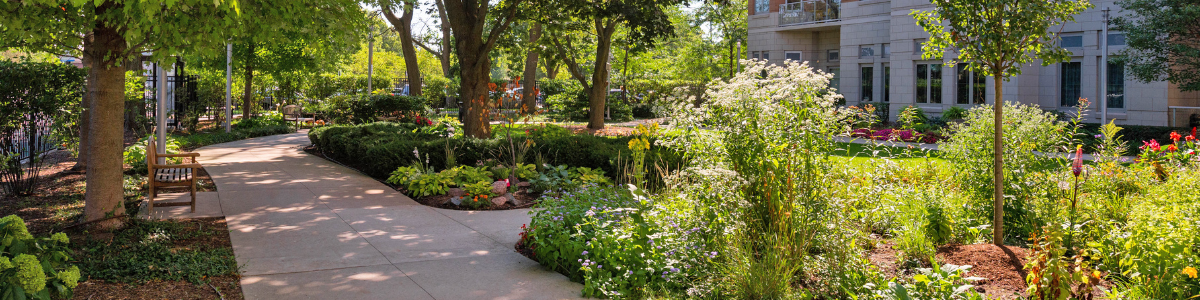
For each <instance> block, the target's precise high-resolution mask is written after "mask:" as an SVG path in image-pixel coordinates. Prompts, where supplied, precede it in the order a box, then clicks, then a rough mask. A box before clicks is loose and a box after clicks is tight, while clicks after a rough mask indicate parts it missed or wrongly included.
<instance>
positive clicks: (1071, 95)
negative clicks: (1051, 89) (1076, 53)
mask: <svg viewBox="0 0 1200 300" xmlns="http://www.w3.org/2000/svg"><path fill="white" fill-rule="evenodd" d="M1080 69H1081V64H1080V63H1079V62H1068V63H1062V75H1060V76H1061V77H1062V85H1061V86H1060V87H1059V89H1061V90H1060V91H1059V94H1060V95H1061V96H1062V99H1060V100H1059V105H1061V106H1064V107H1067V106H1075V105H1079V91H1080V88H1079V81H1080V79H1081V75H1080Z"/></svg>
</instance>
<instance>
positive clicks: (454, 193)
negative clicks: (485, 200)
mask: <svg viewBox="0 0 1200 300" xmlns="http://www.w3.org/2000/svg"><path fill="white" fill-rule="evenodd" d="M446 194H447V195H450V197H451V198H453V197H462V196H463V194H466V192H464V191H463V189H460V188H450V190H448V191H446Z"/></svg>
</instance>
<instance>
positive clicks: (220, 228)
mask: <svg viewBox="0 0 1200 300" xmlns="http://www.w3.org/2000/svg"><path fill="white" fill-rule="evenodd" d="M171 222H178V223H181V224H183V225H184V226H185V227H186V228H187V229H188V230H203V231H209V232H213V233H215V234H206V235H199V236H198V237H194V238H190V239H180V240H172V243H173V245H172V248H173V249H191V248H203V249H213V248H232V247H233V244H231V243H230V241H229V228H228V226H227V224H226V222H225V218H224V217H217V218H200V219H189V220H176V221H171ZM71 235H72V237H71V240H72V241H83V239H86V238H88V237H89V236H84V235H82V234H81V233H77V232H76V233H72V234H71ZM90 237H92V238H96V236H90ZM99 238H111V235H106V236H99ZM240 279H241V278H240V276H238V275H222V276H217V277H209V278H206V279H205V280H206V281H207V282H206V283H202V284H193V283H190V282H187V281H162V280H154V281H148V282H142V283H121V282H107V281H102V280H87V281H83V282H80V283H79V286H78V287H76V288H75V297H74V298H73V299H242V298H243V296H242V287H241V285H240V284H239V281H240Z"/></svg>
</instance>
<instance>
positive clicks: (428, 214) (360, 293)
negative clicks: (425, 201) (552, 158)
mask: <svg viewBox="0 0 1200 300" xmlns="http://www.w3.org/2000/svg"><path fill="white" fill-rule="evenodd" d="M309 144H310V142H309V140H308V137H307V136H306V134H305V133H303V132H301V133H294V134H285V135H276V136H269V137H262V138H255V139H248V140H243V141H237V142H232V143H225V144H219V145H213V146H208V147H204V148H200V149H198V150H197V152H200V154H201V156H200V163H201V164H203V165H204V167H205V169H207V170H208V173H209V174H211V175H212V179H213V181H214V182H216V184H217V193H216V194H217V195H216V197H217V198H219V210H220V211H221V213H222V214H224V215H225V217H226V220H227V221H228V224H229V229H230V232H229V237H230V239H231V240H232V242H233V250H234V254H235V256H236V257H237V262H238V264H239V265H240V266H241V267H242V272H243V277H242V281H241V283H242V292H243V293H244V294H245V296H246V299H289V300H295V299H568V298H578V297H579V295H580V290H581V288H582V285H580V284H577V283H573V282H570V281H568V280H567V278H566V277H565V276H562V275H560V274H558V273H554V272H551V271H548V270H546V269H545V268H543V267H542V266H540V265H539V264H538V263H536V262H534V261H532V260H529V259H528V258H525V257H524V256H522V255H521V254H519V253H517V252H516V251H514V250H513V245H514V244H516V242H517V240H518V239H519V236H518V233H519V232H520V228H521V225H522V224H526V223H528V222H529V216H528V214H527V213H528V210H509V211H495V212H466V211H454V210H443V209H436V208H430V207H427V206H423V205H421V204H418V203H416V202H415V201H413V200H412V199H409V198H408V197H406V196H404V195H403V194H401V193H398V192H396V191H394V190H392V189H391V188H389V187H387V186H386V185H383V184H382V183H379V182H378V181H375V180H374V179H371V178H370V177H367V176H366V175H362V174H361V173H358V172H356V171H354V170H351V169H348V168H345V167H342V166H339V165H337V164H334V163H332V162H329V161H327V160H324V159H322V158H319V157H315V156H312V155H309V154H307V153H305V152H304V151H302V150H301V148H302V147H304V146H307V145H309Z"/></svg>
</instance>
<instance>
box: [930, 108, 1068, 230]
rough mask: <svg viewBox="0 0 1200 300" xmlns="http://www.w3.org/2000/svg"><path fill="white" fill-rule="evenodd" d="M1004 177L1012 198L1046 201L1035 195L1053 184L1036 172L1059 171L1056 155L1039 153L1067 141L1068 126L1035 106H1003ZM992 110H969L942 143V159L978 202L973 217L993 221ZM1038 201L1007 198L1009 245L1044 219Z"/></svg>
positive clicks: (1006, 216)
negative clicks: (1038, 209) (951, 167)
mask: <svg viewBox="0 0 1200 300" xmlns="http://www.w3.org/2000/svg"><path fill="white" fill-rule="evenodd" d="M1004 114H1005V118H1004V119H1005V122H1004V153H1003V154H1002V155H1003V157H1004V176H1005V181H1006V185H1005V186H1006V188H1005V191H1004V193H1005V195H1013V196H1014V197H1015V198H1016V199H1046V198H1045V197H1039V196H1037V195H1036V194H1037V193H1040V191H1045V190H1046V187H1047V186H1045V184H1052V182H1050V181H1048V180H1044V179H1045V178H1046V177H1044V176H1043V177H1036V176H1035V174H1037V173H1039V172H1045V171H1049V170H1053V169H1059V167H1060V166H1062V163H1063V161H1062V160H1061V159H1060V158H1056V157H1051V156H1046V155H1041V154H1038V153H1037V152H1053V151H1057V150H1059V149H1061V147H1062V146H1063V145H1064V143H1065V142H1066V141H1068V138H1069V134H1070V132H1069V131H1068V130H1067V124H1066V123H1064V122H1060V121H1058V120H1057V118H1056V117H1055V116H1054V115H1052V114H1049V113H1047V112H1045V111H1042V110H1041V109H1039V108H1038V107H1037V106H1036V105H1027V104H1016V103H1012V102H1005V104H1004ZM992 117H993V114H992V108H991V107H990V106H988V105H980V106H977V107H976V108H974V109H971V110H970V111H969V112H968V114H967V118H966V119H965V122H963V123H960V124H954V125H952V126H951V131H952V132H954V135H953V136H952V137H951V138H950V140H949V141H947V142H944V143H942V145H941V147H940V150H941V154H942V157H943V158H946V159H947V160H948V161H950V162H951V163H952V164H953V165H954V167H955V168H956V170H957V172H956V175H955V178H957V180H958V181H959V184H961V186H963V187H967V190H968V192H970V193H972V195H973V197H974V198H975V199H976V200H977V201H978V202H976V203H973V204H972V205H971V207H972V208H973V209H974V210H975V213H976V219H982V220H990V219H992V214H993V212H992V206H993V205H992V201H991V200H992V192H993V190H992V188H993V186H994V185H993V184H992V166H993V159H994V157H993V151H992V150H993V149H992V147H991V145H992V141H993V136H994V132H995V131H994V128H993V126H992V124H993V120H994V119H993V118H992ZM1034 204H1037V203H1036V202H1031V201H1029V202H1027V201H1005V202H1004V228H1005V230H1004V231H1005V236H1006V237H1007V238H1009V239H1010V241H1012V242H1013V243H1021V242H1023V241H1024V240H1025V239H1026V238H1027V237H1028V236H1029V234H1030V233H1031V232H1034V231H1036V230H1039V229H1040V228H1041V227H1042V226H1043V225H1045V223H1046V222H1047V220H1045V219H1043V217H1045V216H1046V215H1045V214H1040V213H1039V212H1037V211H1034V209H1035V205H1034Z"/></svg>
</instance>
